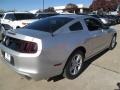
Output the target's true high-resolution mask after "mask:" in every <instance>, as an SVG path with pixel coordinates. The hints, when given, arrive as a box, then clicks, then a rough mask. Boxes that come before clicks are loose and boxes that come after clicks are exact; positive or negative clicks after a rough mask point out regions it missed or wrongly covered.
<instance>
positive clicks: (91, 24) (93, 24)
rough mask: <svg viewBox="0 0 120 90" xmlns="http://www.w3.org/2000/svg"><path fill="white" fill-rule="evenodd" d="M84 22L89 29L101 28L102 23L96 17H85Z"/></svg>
mask: <svg viewBox="0 0 120 90" xmlns="http://www.w3.org/2000/svg"><path fill="white" fill-rule="evenodd" d="M85 23H86V25H87V27H88V30H89V31H96V30H100V29H102V23H101V22H100V21H99V20H97V19H94V18H87V19H85Z"/></svg>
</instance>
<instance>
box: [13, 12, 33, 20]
mask: <svg viewBox="0 0 120 90" xmlns="http://www.w3.org/2000/svg"><path fill="white" fill-rule="evenodd" d="M14 16H15V19H16V20H26V19H35V15H34V14H29V13H19V14H17V13H16V14H14Z"/></svg>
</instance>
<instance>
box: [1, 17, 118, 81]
mask: <svg viewBox="0 0 120 90" xmlns="http://www.w3.org/2000/svg"><path fill="white" fill-rule="evenodd" d="M116 37H117V33H116V31H115V30H114V29H112V28H109V27H108V26H104V25H103V24H102V23H101V21H99V20H98V19H97V18H94V17H91V16H87V15H57V16H52V17H48V18H44V19H42V20H39V21H36V22H34V23H31V24H29V25H27V26H25V27H24V28H20V29H16V30H9V31H7V32H6V34H5V37H4V39H3V41H2V43H1V44H0V49H1V53H2V57H3V58H4V59H3V60H2V61H3V62H4V63H5V64H7V65H8V66H9V68H11V69H12V70H14V71H16V72H17V73H18V74H20V75H23V76H26V77H29V78H32V79H34V80H41V79H49V78H50V77H54V76H57V75H61V74H62V75H63V76H64V77H66V78H68V79H75V78H76V77H78V76H79V75H80V73H81V72H82V70H83V67H84V62H85V61H86V60H88V59H90V58H91V57H93V56H95V55H97V54H98V53H100V52H101V51H103V50H104V49H107V48H108V49H110V50H112V49H113V48H114V47H115V46H116Z"/></svg>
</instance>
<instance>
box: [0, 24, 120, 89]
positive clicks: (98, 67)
mask: <svg viewBox="0 0 120 90" xmlns="http://www.w3.org/2000/svg"><path fill="white" fill-rule="evenodd" d="M112 28H115V29H116V30H117V32H118V37H117V46H116V48H115V49H114V50H112V51H108V50H105V51H104V52H102V53H101V54H99V55H98V56H96V57H94V58H92V59H90V60H89V61H87V62H86V67H85V70H84V72H83V73H82V74H81V75H80V76H79V77H78V78H76V79H75V80H68V79H65V78H55V79H56V81H53V80H51V81H49V82H48V81H47V80H41V81H34V80H26V79H24V78H22V77H21V76H19V75H18V74H16V73H15V72H14V71H12V70H10V69H9V68H8V67H7V66H6V65H5V64H4V63H2V62H1V60H0V90H120V88H119V85H118V84H119V82H120V25H116V26H113V27H112ZM1 59H2V58H1ZM59 79H60V80H59Z"/></svg>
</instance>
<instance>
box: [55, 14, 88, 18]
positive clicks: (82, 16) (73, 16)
mask: <svg viewBox="0 0 120 90" xmlns="http://www.w3.org/2000/svg"><path fill="white" fill-rule="evenodd" d="M86 16H87V15H77V14H62V15H56V16H53V17H69V18H85V17H86Z"/></svg>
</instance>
